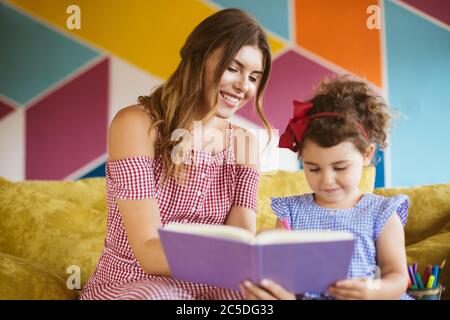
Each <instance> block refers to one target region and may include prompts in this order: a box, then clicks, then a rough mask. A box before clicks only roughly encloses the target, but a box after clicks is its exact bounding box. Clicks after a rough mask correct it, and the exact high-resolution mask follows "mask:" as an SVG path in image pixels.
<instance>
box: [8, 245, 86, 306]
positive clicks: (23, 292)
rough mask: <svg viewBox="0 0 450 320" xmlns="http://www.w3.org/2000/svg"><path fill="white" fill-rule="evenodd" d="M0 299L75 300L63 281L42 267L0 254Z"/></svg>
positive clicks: (75, 295) (75, 296)
mask: <svg viewBox="0 0 450 320" xmlns="http://www.w3.org/2000/svg"><path fill="white" fill-rule="evenodd" d="M0 284H1V285H0V298H1V299H5V300H25V299H26V300H38V299H39V300H40V299H45V300H55V299H58V300H60V299H76V298H77V297H78V292H77V291H76V290H69V289H68V288H67V285H66V281H64V279H62V278H60V277H58V276H57V275H56V274H54V273H53V272H51V271H48V270H46V269H45V268H44V267H43V266H40V265H38V264H36V263H31V262H29V261H27V260H25V259H21V258H17V257H13V256H10V255H7V254H4V253H0Z"/></svg>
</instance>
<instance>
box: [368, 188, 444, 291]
mask: <svg viewBox="0 0 450 320" xmlns="http://www.w3.org/2000/svg"><path fill="white" fill-rule="evenodd" d="M374 193H376V194H380V195H383V196H387V197H390V196H393V195H395V194H398V193H403V194H406V195H407V196H408V197H409V199H410V202H411V206H410V208H409V211H408V221H407V223H406V227H405V239H406V254H407V258H408V263H409V264H412V263H414V262H417V263H418V266H419V270H421V271H422V269H423V268H424V267H425V266H426V265H427V264H432V265H434V264H440V263H441V262H442V260H444V259H445V258H447V260H448V259H449V258H450V183H448V184H435V185H429V186H419V187H410V188H390V189H375V190H374ZM448 262H450V261H448ZM440 279H441V281H440V282H441V283H442V284H444V285H448V284H450V265H447V266H446V267H445V268H444V269H443V270H442V274H441V278H440ZM443 298H445V299H450V290H447V291H444V292H443Z"/></svg>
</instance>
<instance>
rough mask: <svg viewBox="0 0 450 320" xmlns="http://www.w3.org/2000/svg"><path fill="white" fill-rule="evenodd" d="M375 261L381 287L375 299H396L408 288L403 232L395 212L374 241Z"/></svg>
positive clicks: (376, 292)
mask: <svg viewBox="0 0 450 320" xmlns="http://www.w3.org/2000/svg"><path fill="white" fill-rule="evenodd" d="M376 247H377V263H378V266H379V267H380V270H381V289H380V290H375V291H374V293H375V295H374V297H375V299H398V298H400V296H401V295H402V294H403V293H405V291H406V289H407V288H408V269H407V261H406V250H405V233H404V230H403V225H402V223H401V221H400V218H399V217H398V215H397V214H393V215H392V216H391V217H390V218H389V219H388V221H387V222H386V224H385V226H384V228H383V231H382V232H381V234H380V237H379V238H378V240H377V242H376Z"/></svg>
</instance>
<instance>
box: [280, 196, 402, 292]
mask: <svg viewBox="0 0 450 320" xmlns="http://www.w3.org/2000/svg"><path fill="white" fill-rule="evenodd" d="M271 200H272V202H271V206H272V210H273V211H274V212H275V214H276V215H277V217H278V218H279V219H280V220H284V221H286V222H287V223H288V224H289V226H290V228H291V229H292V230H333V231H348V232H351V233H353V235H354V237H355V250H354V252H353V256H352V260H351V263H350V269H349V273H348V278H349V279H351V278H374V277H375V272H376V270H377V264H376V245H375V242H376V240H377V239H378V237H379V236H380V234H381V231H382V230H383V227H384V225H385V223H386V221H387V220H388V219H389V217H391V215H392V214H394V213H397V214H398V216H399V217H400V221H401V222H402V224H403V225H405V224H406V219H407V217H408V207H409V200H408V197H407V196H406V195H396V196H393V197H390V198H387V197H383V196H379V195H374V194H371V193H365V194H364V195H363V196H362V198H361V199H360V201H359V202H358V203H357V204H356V205H355V206H354V207H353V208H349V209H331V208H323V207H321V206H319V205H318V204H317V203H316V202H315V200H314V194H313V193H307V194H303V195H297V196H290V197H273V198H272V199H271ZM319 297H323V298H325V296H324V295H319V294H317V293H308V294H306V295H305V298H319ZM400 299H408V300H409V299H411V298H410V297H409V296H408V295H407V294H406V293H405V294H403V295H402V297H401V298H400Z"/></svg>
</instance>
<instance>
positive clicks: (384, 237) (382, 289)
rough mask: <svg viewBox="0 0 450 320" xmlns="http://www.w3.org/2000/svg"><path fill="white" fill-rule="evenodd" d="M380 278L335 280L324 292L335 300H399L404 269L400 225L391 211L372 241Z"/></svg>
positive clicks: (405, 281) (404, 282)
mask: <svg viewBox="0 0 450 320" xmlns="http://www.w3.org/2000/svg"><path fill="white" fill-rule="evenodd" d="M376 249H377V263H378V266H379V268H380V270H381V280H379V281H377V280H374V281H372V280H370V279H350V280H344V281H339V282H338V283H336V284H335V285H334V286H332V287H331V288H330V289H329V291H328V293H329V294H331V295H332V296H334V297H336V298H338V299H369V300H375V299H384V300H387V299H399V298H400V296H401V295H402V294H403V293H405V291H406V289H407V287H408V271H407V262H406V253H405V236H404V231H403V226H402V223H401V221H400V218H399V217H398V215H397V214H393V215H392V216H391V217H390V218H389V219H388V221H387V222H386V224H385V225H384V228H383V231H382V232H381V234H380V236H379V238H378V239H377V241H376Z"/></svg>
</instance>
